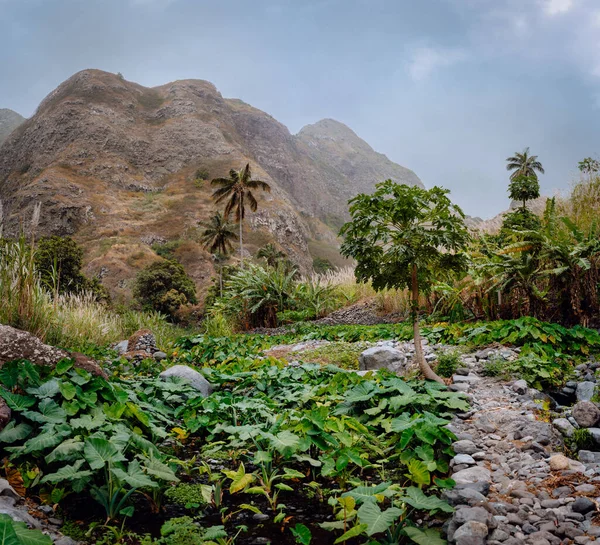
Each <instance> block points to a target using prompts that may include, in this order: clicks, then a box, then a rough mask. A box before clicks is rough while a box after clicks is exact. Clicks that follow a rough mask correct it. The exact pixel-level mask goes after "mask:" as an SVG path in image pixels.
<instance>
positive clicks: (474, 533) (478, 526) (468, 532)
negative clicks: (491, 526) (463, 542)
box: [454, 520, 488, 543]
mask: <svg viewBox="0 0 600 545" xmlns="http://www.w3.org/2000/svg"><path fill="white" fill-rule="evenodd" d="M487 535H488V527H487V524H484V523H483V522H477V521H475V520H470V521H468V522H465V523H464V524H463V525H462V526H460V527H459V528H458V529H457V530H456V532H454V540H455V541H456V542H457V543H458V542H459V541H460V539H461V538H465V537H479V538H484V537H486V536H487Z"/></svg>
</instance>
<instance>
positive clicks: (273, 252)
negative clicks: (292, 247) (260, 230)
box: [256, 242, 286, 267]
mask: <svg viewBox="0 0 600 545" xmlns="http://www.w3.org/2000/svg"><path fill="white" fill-rule="evenodd" d="M256 257H258V258H259V259H260V258H262V259H264V260H265V261H266V262H267V265H268V266H269V267H275V266H276V265H277V263H278V262H279V261H280V260H281V259H283V258H285V257H286V255H285V253H283V252H282V251H281V250H278V249H277V247H276V246H275V245H274V244H273V243H272V242H269V244H267V245H265V246H263V247H262V248H261V249H260V250H258V252H256Z"/></svg>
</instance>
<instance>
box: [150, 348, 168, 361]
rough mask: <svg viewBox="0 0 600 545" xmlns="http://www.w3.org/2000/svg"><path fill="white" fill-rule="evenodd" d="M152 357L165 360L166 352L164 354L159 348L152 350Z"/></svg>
mask: <svg viewBox="0 0 600 545" xmlns="http://www.w3.org/2000/svg"><path fill="white" fill-rule="evenodd" d="M152 357H153V358H154V359H155V360H156V361H162V360H166V359H167V354H165V353H164V352H162V351H161V350H157V351H156V352H154V354H152Z"/></svg>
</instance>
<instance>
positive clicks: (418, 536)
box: [404, 526, 446, 545]
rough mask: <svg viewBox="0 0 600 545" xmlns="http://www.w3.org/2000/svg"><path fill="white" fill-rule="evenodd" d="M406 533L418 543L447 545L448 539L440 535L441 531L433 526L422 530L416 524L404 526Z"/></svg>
mask: <svg viewBox="0 0 600 545" xmlns="http://www.w3.org/2000/svg"><path fill="white" fill-rule="evenodd" d="M404 533H405V534H406V535H407V536H408V537H410V539H412V540H413V541H414V542H415V543H417V545H446V540H445V539H442V538H441V537H440V533H439V532H438V531H437V530H433V529H432V528H426V529H424V530H421V529H420V528H415V527H414V526H407V527H406V528H404Z"/></svg>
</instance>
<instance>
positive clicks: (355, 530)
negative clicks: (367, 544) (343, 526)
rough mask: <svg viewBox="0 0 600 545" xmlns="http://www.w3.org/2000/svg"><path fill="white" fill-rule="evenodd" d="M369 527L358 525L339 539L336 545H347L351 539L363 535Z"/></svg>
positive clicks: (335, 542)
mask: <svg viewBox="0 0 600 545" xmlns="http://www.w3.org/2000/svg"><path fill="white" fill-rule="evenodd" d="M368 527H369V526H368V525H367V524H357V525H356V526H354V527H352V528H350V530H348V531H347V532H346V533H345V534H344V535H342V536H340V537H338V538H337V539H336V540H335V541H334V542H333V543H334V545H336V544H337V543H345V542H346V541H348V540H349V539H351V538H353V537H356V536H359V535H360V534H362V533H363V532H364V531H365V530H366V529H367V528H368ZM369 535H370V534H369Z"/></svg>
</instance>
